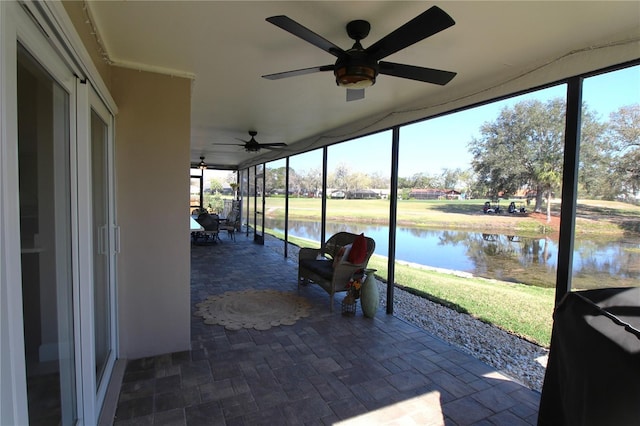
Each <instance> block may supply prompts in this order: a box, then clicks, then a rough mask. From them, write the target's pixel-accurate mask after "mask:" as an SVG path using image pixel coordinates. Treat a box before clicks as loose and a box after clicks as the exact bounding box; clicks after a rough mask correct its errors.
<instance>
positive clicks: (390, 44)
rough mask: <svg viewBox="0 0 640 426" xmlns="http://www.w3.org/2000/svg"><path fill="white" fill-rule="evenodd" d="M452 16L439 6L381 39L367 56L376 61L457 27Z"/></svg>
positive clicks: (368, 50) (369, 50)
mask: <svg viewBox="0 0 640 426" xmlns="http://www.w3.org/2000/svg"><path fill="white" fill-rule="evenodd" d="M455 23H456V22H455V21H454V20H453V18H451V16H449V15H447V13H446V12H445V11H444V10H442V9H440V8H439V7H437V6H432V7H431V8H429V9H428V10H427V11H426V12H423V13H422V14H421V15H418V16H416V17H415V18H413V19H412V20H411V21H409V22H407V23H406V24H404V25H403V26H401V27H400V28H398V29H397V30H395V31H393V32H392V33H390V34H388V35H386V36H385V37H383V38H381V39H380V40H378V41H377V42H375V43H374V44H372V45H371V46H369V47H368V48H367V49H366V52H367V54H369V55H370V56H371V57H372V58H374V59H376V60H380V59H382V58H385V57H387V56H389V55H391V54H392V53H395V52H397V51H398V50H402V49H404V48H405V47H408V46H411V45H412V44H414V43H417V42H419V41H420V40H424V39H425V38H427V37H430V36H432V35H434V34H436V33H439V32H440V31H442V30H444V29H447V28H449V27H450V26H452V25H455Z"/></svg>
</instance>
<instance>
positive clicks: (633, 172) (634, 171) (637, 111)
mask: <svg viewBox="0 0 640 426" xmlns="http://www.w3.org/2000/svg"><path fill="white" fill-rule="evenodd" d="M609 135H610V137H611V142H612V144H613V146H614V147H615V148H616V150H617V152H616V156H615V157H616V170H617V172H618V173H619V174H620V178H621V184H622V188H621V192H622V193H623V194H624V195H625V197H628V196H631V197H634V198H635V197H637V196H638V193H639V192H640V104H632V105H628V106H623V107H620V108H619V109H618V110H617V111H615V112H612V113H611V114H610V116H609Z"/></svg>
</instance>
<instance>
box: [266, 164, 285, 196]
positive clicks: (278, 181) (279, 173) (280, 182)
mask: <svg viewBox="0 0 640 426" xmlns="http://www.w3.org/2000/svg"><path fill="white" fill-rule="evenodd" d="M286 177H287V168H286V167H277V168H275V169H269V168H267V170H266V173H265V178H264V179H265V180H264V186H265V191H266V192H267V193H270V192H271V191H273V190H275V189H281V190H284V189H285V187H286V182H285V181H286Z"/></svg>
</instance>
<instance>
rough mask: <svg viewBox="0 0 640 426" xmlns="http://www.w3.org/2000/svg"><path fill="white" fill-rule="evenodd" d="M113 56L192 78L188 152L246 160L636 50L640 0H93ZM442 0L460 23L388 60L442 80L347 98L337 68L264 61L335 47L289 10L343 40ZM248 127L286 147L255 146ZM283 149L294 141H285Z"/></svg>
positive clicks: (392, 25) (383, 85)
mask: <svg viewBox="0 0 640 426" xmlns="http://www.w3.org/2000/svg"><path fill="white" fill-rule="evenodd" d="M87 4H88V6H89V7H88V11H89V13H90V17H91V21H93V24H94V26H95V27H96V30H97V36H98V37H99V39H100V42H101V43H102V45H103V46H104V49H105V50H106V55H107V56H108V58H109V60H110V61H111V62H113V63H114V64H115V65H119V66H126V67H132V68H136V69H142V70H149V71H156V72H161V73H167V74H171V75H175V76H187V77H190V78H193V88H192V90H193V93H192V109H191V117H192V118H191V126H192V130H191V161H192V162H198V161H199V160H198V157H200V156H201V155H203V156H205V158H206V161H207V163H209V164H211V165H218V166H231V167H235V166H238V165H240V166H246V165H249V164H253V163H257V162H261V161H265V160H270V159H274V158H277V157H282V156H284V155H286V154H291V153H294V152H301V151H305V150H308V149H310V148H312V147H316V146H321V145H325V144H328V143H333V142H337V141H341V140H345V139H350V138H353V137H356V136H358V135H363V134H368V133H371V132H374V131H377V130H380V129H384V128H388V127H390V126H392V125H396V124H400V123H404V122H408V121H414V120H417V119H421V118H424V117H427V116H431V115H434V114H438V113H441V112H444V111H447V110H451V109H453V108H458V107H462V106H465V105H470V104H473V103H476V102H480V101H483V100H486V99H490V98H493V97H496V96H500V95H504V94H508V93H512V92H514V91H516V90H522V89H526V88H530V87H534V86H537V85H541V84H546V83H549V82H553V81H557V80H558V79H560V78H565V77H569V76H572V75H576V74H578V73H582V72H587V71H591V70H595V69H599V68H602V67H605V66H608V65H612V64H618V63H621V62H625V61H628V60H633V59H637V58H640V43H639V40H640V2H637V1H626V2H611V1H602V2H595V1H585V2H578V1H571V2H559V1H547V2H543V1H535V2H534V1H532V2H524V1H510V2H506V1H505V2H500V1H492V2H483V1H440V2H417V1H413V2H401V1H353V2H346V1H339V2H337V1H319V2H316V1H298V2H293V1H284V2H273V1H258V2H245V1H226V2H222V1H197V2H187V1H119V0H116V1H90V2H88V3H87ZM433 5H437V6H439V7H440V8H442V9H443V10H444V11H446V12H447V13H448V14H449V15H450V16H451V17H452V18H453V19H454V20H455V21H456V25H455V26H453V27H451V28H448V29H446V30H444V31H442V32H440V33H438V34H436V35H434V36H432V37H430V38H427V39H425V40H423V41H421V42H418V43H416V44H415V45H413V46H410V47H408V48H406V49H405V50H402V51H400V52H398V53H395V54H393V55H391V56H389V57H388V58H385V60H388V61H392V62H399V63H406V64H410V65H417V66H422V67H429V68H437V69H443V70H447V71H455V72H457V73H458V75H457V76H456V77H455V78H454V79H453V80H452V81H451V82H450V83H449V84H448V85H446V86H437V85H432V84H428V83H421V82H417V81H412V80H405V79H400V78H396V77H391V76H386V75H381V76H379V77H378V79H377V82H376V84H375V85H374V86H373V87H370V88H368V89H367V90H366V97H365V99H364V100H359V101H352V102H346V100H345V97H346V94H345V89H343V88H339V87H337V86H336V85H335V82H334V78H333V74H332V73H331V72H322V73H315V74H309V75H303V76H298V77H292V78H288V79H282V80H276V81H271V80H266V79H263V78H261V76H262V75H264V74H271V73H277V72H282V71H289V70H293V69H299V68H307V67H312V66H319V65H326V64H333V62H334V61H335V57H333V56H331V55H329V54H328V53H326V52H324V51H323V50H321V49H319V48H317V47H315V46H313V45H311V44H309V43H307V42H305V41H303V40H301V39H299V38H297V37H295V36H293V35H292V34H289V33H287V32H286V31H284V30H282V29H280V28H278V27H276V26H274V25H272V24H270V23H268V22H266V21H265V18H267V17H269V16H274V15H287V16H288V17H290V18H292V19H293V20H295V21H297V22H298V23H300V24H302V25H304V26H305V27H307V28H309V29H310V30H312V31H314V32H316V33H317V34H319V35H321V36H323V37H324V38H326V39H328V40H329V41H331V42H333V43H334V44H336V45H338V46H340V47H342V48H343V49H345V50H346V49H348V48H349V47H351V45H352V44H353V41H352V40H351V39H349V38H348V36H347V34H346V31H345V25H346V24H347V23H348V22H349V21H351V20H354V19H365V20H368V21H369V22H370V23H371V32H370V34H369V36H368V37H367V38H366V39H365V40H363V42H362V44H363V45H364V47H365V48H366V47H367V46H369V45H371V44H373V43H374V42H375V41H377V40H379V39H380V38H382V37H383V36H385V35H387V34H388V33H390V32H391V31H393V30H394V29H396V28H398V27H399V26H401V25H403V24H404V23H406V22H408V21H409V20H411V19H412V18H413V17H415V16H417V15H419V14H420V13H422V12H424V11H425V10H427V9H428V8H429V7H431V6H433ZM248 130H256V131H258V135H257V137H256V139H257V140H258V141H259V142H261V143H266V142H285V143H287V144H288V145H289V147H288V148H287V151H275V150H273V151H271V150H261V151H260V152H259V153H247V152H245V151H244V150H243V149H242V147H240V146H228V145H220V144H229V143H231V144H234V143H240V142H239V141H238V140H237V139H238V138H241V139H245V140H246V139H248V138H249V135H248V134H247V131H248ZM285 153H286V154H285Z"/></svg>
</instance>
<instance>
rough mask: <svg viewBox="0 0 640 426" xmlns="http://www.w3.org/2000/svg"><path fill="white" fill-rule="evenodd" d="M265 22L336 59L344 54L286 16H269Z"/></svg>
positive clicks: (327, 41)
mask: <svg viewBox="0 0 640 426" xmlns="http://www.w3.org/2000/svg"><path fill="white" fill-rule="evenodd" d="M267 21H268V22H271V23H272V24H273V25H275V26H278V27H280V28H282V29H283V30H285V31H287V32H289V33H291V34H293V35H294V36H296V37H300V38H301V39H303V40H304V41H306V42H308V43H311V44H313V45H314V46H316V47H319V48H320V49H322V50H324V51H325V52H328V53H330V54H332V55H333V56H336V57H338V56H341V55H344V53H345V52H344V50H342V49H341V48H339V47H338V46H336V45H335V44H333V43H331V42H330V41H329V40H327V39H325V38H324V37H322V36H320V35H318V34H316V33H314V32H313V31H311V30H310V29H308V28H307V27H304V26H302V25H300V24H299V23H297V22H296V21H294V20H293V19H291V18H289V17H287V16H284V15H278V16H271V17H269V18H267Z"/></svg>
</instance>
